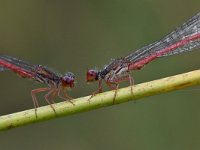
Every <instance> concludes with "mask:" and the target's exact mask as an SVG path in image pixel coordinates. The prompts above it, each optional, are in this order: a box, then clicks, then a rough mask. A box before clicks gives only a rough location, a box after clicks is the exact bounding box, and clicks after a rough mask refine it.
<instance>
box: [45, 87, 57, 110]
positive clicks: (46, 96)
mask: <svg viewBox="0 0 200 150" xmlns="http://www.w3.org/2000/svg"><path fill="white" fill-rule="evenodd" d="M55 91H57V88H55V87H54V88H50V90H49V92H48V93H47V94H46V95H45V96H44V98H45V100H46V102H47V103H48V104H49V105H50V106H51V108H52V109H53V111H54V112H55V114H56V110H55V108H54V107H53V105H52V104H51V103H50V101H49V96H50V95H51V94H52V93H54V92H55Z"/></svg>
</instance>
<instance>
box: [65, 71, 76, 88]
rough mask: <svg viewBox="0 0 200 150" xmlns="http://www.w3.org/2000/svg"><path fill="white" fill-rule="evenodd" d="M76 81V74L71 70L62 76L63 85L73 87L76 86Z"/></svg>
mask: <svg viewBox="0 0 200 150" xmlns="http://www.w3.org/2000/svg"><path fill="white" fill-rule="evenodd" d="M74 81H75V75H74V74H73V73H71V72H67V73H66V74H65V75H64V76H63V77H62V86H63V87H70V88H73V87H74Z"/></svg>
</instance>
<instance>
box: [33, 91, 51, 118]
mask: <svg viewBox="0 0 200 150" xmlns="http://www.w3.org/2000/svg"><path fill="white" fill-rule="evenodd" d="M49 90H50V88H39V89H35V90H32V91H31V96H32V100H33V104H34V108H35V115H36V117H37V107H39V104H38V101H37V98H36V96H35V95H36V94H37V93H40V92H44V91H49Z"/></svg>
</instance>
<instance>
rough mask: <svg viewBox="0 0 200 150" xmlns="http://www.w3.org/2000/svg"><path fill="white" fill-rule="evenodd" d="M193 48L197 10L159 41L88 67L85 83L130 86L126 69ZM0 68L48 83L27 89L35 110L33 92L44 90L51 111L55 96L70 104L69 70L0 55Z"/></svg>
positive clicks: (198, 32) (199, 31)
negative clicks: (63, 71)
mask: <svg viewBox="0 0 200 150" xmlns="http://www.w3.org/2000/svg"><path fill="white" fill-rule="evenodd" d="M197 48H200V13H198V14H196V15H195V16H193V17H192V18H190V19H189V20H188V21H186V22H185V23H183V24H182V25H181V26H179V27H177V28H176V29H175V30H174V31H172V32H171V33H169V34H168V35H166V36H165V37H163V38H161V39H160V40H158V41H155V42H153V43H151V44H149V45H147V46H144V47H142V48H140V49H139V50H137V51H135V52H133V53H131V54H129V55H128V56H126V57H122V58H118V59H114V60H112V61H111V62H110V63H109V64H108V65H106V66H105V67H104V68H103V69H102V70H99V71H98V70H94V69H90V70H88V71H87V73H86V80H87V82H93V81H98V82H99V87H98V91H97V92H95V93H94V94H96V93H100V92H102V81H105V83H106V84H107V85H108V86H109V87H110V88H111V89H114V90H116V89H117V88H118V85H119V83H120V82H123V81H129V83H130V85H133V84H134V80H133V78H132V77H131V75H130V72H131V71H133V70H139V69H141V68H142V67H143V66H144V65H146V64H147V63H149V62H151V61H152V60H154V59H156V58H159V57H164V56H171V55H176V54H180V53H183V52H189V51H192V50H194V49H197ZM4 70H12V71H14V72H15V73H17V74H18V75H20V76H21V77H23V78H29V79H33V80H35V81H38V82H40V83H44V84H46V85H47V86H48V87H46V88H39V89H35V90H32V91H31V96H32V99H33V103H34V107H35V113H36V110H37V109H36V108H37V107H39V104H38V101H37V98H36V94H37V93H40V92H44V91H47V92H48V93H47V94H46V95H45V100H46V102H47V103H48V104H49V105H50V106H51V108H52V109H53V110H54V111H55V109H54V107H53V106H52V102H54V101H53V99H54V97H55V96H59V97H60V98H61V99H64V100H68V101H69V102H71V103H72V104H73V105H74V103H73V101H71V99H72V98H71V97H69V96H68V95H67V93H66V88H73V87H74V81H75V75H74V74H73V73H72V72H67V73H66V74H64V75H62V74H60V73H57V72H55V71H52V70H51V69H49V68H48V67H46V66H42V65H33V64H30V63H28V62H26V61H23V60H20V59H18V58H15V57H11V56H8V55H2V54H0V71H4ZM61 92H63V94H61ZM94 94H93V96H94ZM91 98H92V97H91ZM114 99H115V98H114ZM55 112H56V111H55Z"/></svg>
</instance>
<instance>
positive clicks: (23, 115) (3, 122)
mask: <svg viewBox="0 0 200 150" xmlns="http://www.w3.org/2000/svg"><path fill="white" fill-rule="evenodd" d="M197 84H200V70H196V71H191V72H188V73H184V74H179V75H175V76H171V77H167V78H163V79H160V80H155V81H151V82H146V83H142V84H138V85H135V86H133V87H132V88H133V93H132V92H131V87H126V88H121V89H119V90H118V91H117V96H116V99H115V104H119V103H123V102H127V101H131V100H133V101H134V100H137V99H139V98H143V97H147V96H151V95H156V94H160V93H166V92H169V91H174V90H178V89H182V88H184V87H189V86H193V85H197ZM114 94H115V93H114V91H109V92H104V93H101V94H98V95H96V96H94V97H93V98H92V99H91V100H90V102H89V101H88V99H89V98H90V96H86V97H81V98H77V99H74V100H73V102H74V103H75V106H74V105H72V104H71V103H69V102H61V103H56V104H53V106H54V108H55V110H56V114H55V113H54V111H53V110H52V109H51V107H50V106H43V107H39V108H38V109H37V118H36V116H35V111H34V109H30V110H25V111H21V112H17V113H13V114H9V115H4V116H0V130H6V129H11V128H14V127H19V126H23V125H26V124H31V123H34V122H39V121H44V120H49V119H53V118H57V117H60V116H67V115H71V114H75V113H79V112H84V111H89V110H93V109H97V108H101V107H105V106H111V105H113V97H114Z"/></svg>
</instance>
